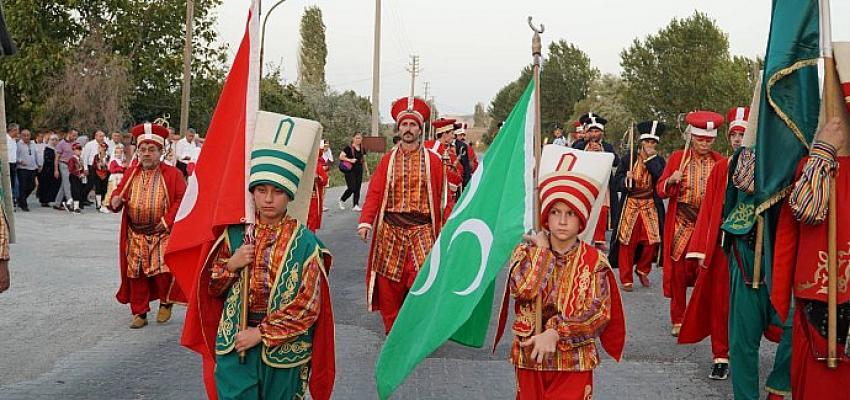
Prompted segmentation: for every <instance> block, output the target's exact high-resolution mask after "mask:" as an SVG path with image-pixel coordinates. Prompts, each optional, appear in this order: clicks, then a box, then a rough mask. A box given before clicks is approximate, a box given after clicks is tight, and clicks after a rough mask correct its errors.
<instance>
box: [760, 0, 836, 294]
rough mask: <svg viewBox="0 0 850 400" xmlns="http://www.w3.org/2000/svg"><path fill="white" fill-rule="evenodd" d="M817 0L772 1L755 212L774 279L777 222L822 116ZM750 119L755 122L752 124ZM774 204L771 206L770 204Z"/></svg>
mask: <svg viewBox="0 0 850 400" xmlns="http://www.w3.org/2000/svg"><path fill="white" fill-rule="evenodd" d="M819 57H820V11H819V3H818V1H817V0H774V1H773V13H772V15H771V22H770V37H769V39H768V44H767V53H766V56H765V60H764V75H763V77H762V89H761V93H760V101H759V112H758V119H757V120H755V123H757V124H758V126H757V128H756V129H757V132H758V138H757V139H756V144H755V152H756V165H755V193H754V199H753V202H754V205H755V215H764V228H763V229H764V235H763V245H762V249H763V254H762V258H761V260H762V263H761V265H764V266H765V268H764V274H765V279H766V282H770V281H771V279H772V270H773V268H772V265H773V250H774V240H775V237H776V221H777V219H778V216H779V212H778V211H779V210H778V208H776V207H773V206H774V205H776V204H778V203H779V202H781V201H782V200H783V199H784V198H785V197H786V196H787V194H788V191H789V190H790V188H791V184H792V183H793V182H792V179H793V178H794V171H795V169H796V168H797V164H798V163H799V161H800V159H801V158H803V157H804V156H805V155H807V154H808V152H809V146H810V145H811V143H812V140H813V138H814V135H815V131H816V130H817V126H818V116H819V115H820V89H819V84H818V69H819V68H818V58H819ZM751 123H752V122H751ZM772 207H773V208H772Z"/></svg>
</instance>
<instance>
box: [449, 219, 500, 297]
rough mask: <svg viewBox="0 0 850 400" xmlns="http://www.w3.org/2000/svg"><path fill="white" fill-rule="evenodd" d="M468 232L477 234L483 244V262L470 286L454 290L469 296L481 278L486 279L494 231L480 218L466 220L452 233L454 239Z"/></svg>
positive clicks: (457, 293) (476, 287)
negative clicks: (485, 274)
mask: <svg viewBox="0 0 850 400" xmlns="http://www.w3.org/2000/svg"><path fill="white" fill-rule="evenodd" d="M467 232H468V233H471V234H473V235H475V237H476V238H477V239H478V244H479V245H480V246H481V264H479V265H478V273H477V274H475V279H473V280H472V283H470V284H469V287H467V288H466V289H464V290H461V291H459V292H454V293H455V294H456V295H459V296H467V295H469V294H470V293H472V292H474V291H476V290H477V289H478V287H479V286H481V280H482V279H484V271H485V270H486V269H487V260H488V259H489V258H490V247H492V246H493V233H492V232H491V231H490V227H489V226H487V224H485V223H484V221H482V220H480V219H470V220H468V221H465V222H464V223H462V224H461V225H460V226H459V227H458V228H457V230H456V231H455V234H454V235H452V241H454V240H455V238H456V237H458V235H460V234H461V233H467ZM449 246H451V242H449Z"/></svg>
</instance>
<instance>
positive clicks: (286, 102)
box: [260, 66, 316, 119]
mask: <svg viewBox="0 0 850 400" xmlns="http://www.w3.org/2000/svg"><path fill="white" fill-rule="evenodd" d="M260 104H261V105H262V109H263V110H265V111H271V112H276V113H280V114H285V115H292V116H296V117H299V118H307V119H316V113H315V112H314V111H313V109H312V108H311V107H310V106H309V105H308V104H307V99H306V97H305V96H304V94H303V93H302V92H301V90H299V89H298V87H296V86H295V85H293V84H291V83H286V82H285V81H284V80H283V75H282V73H281V70H280V67H279V66H276V67H274V68H271V70H270V71H269V72H268V73H267V74H266V76H264V77H263V79H262V80H261V81H260Z"/></svg>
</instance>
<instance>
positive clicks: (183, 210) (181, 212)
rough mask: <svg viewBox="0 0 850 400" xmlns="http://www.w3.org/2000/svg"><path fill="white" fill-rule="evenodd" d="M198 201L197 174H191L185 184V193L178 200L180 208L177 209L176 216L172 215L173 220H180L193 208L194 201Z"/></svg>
mask: <svg viewBox="0 0 850 400" xmlns="http://www.w3.org/2000/svg"><path fill="white" fill-rule="evenodd" d="M197 201H198V176H197V175H195V174H192V176H190V177H189V182H188V184H187V185H186V193H184V194H183V200H182V201H181V202H180V208H178V209H177V216H176V217H174V222H177V221H180V220H181V219H183V218H186V216H188V215H189V213H191V212H192V209H193V208H195V202H197Z"/></svg>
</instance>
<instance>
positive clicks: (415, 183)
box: [357, 97, 457, 333]
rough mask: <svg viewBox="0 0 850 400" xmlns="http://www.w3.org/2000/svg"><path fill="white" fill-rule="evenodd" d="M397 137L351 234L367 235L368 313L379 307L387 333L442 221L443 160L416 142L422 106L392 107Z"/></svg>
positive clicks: (401, 102) (426, 113) (399, 103)
mask: <svg viewBox="0 0 850 400" xmlns="http://www.w3.org/2000/svg"><path fill="white" fill-rule="evenodd" d="M392 117H393V119H394V120H395V121H396V129H397V130H398V133H399V135H400V136H401V142H400V143H399V144H398V146H396V147H394V148H393V149H392V150H390V152H389V153H387V154H385V155H384V156H383V158H381V161H380V162H379V163H378V166H377V167H376V168H375V173H374V174H373V175H372V179H371V181H370V182H369V190H368V192H367V195H366V202H365V204H364V205H363V211H361V213H360V224H359V225H358V226H357V234H358V235H359V236H360V238H361V239H362V240H363V241H364V242H365V241H367V240H368V238H369V235H370V233H371V234H372V245H371V247H370V250H369V259H368V260H367V267H366V296H367V297H366V300H367V305H368V308H369V311H380V312H381V317H382V319H383V322H384V328H385V332H386V333H389V331H390V329H391V328H392V325H393V322H395V319H396V317H397V316H398V311H399V309H401V305H402V303H404V298H405V297H406V296H407V292H408V291H410V288H411V286H413V281H414V280H415V279H416V274H417V273H418V272H419V269H420V268H421V267H422V265H423V264H424V262H425V257H426V256H427V254H428V252H430V251H431V247H432V246H433V245H434V241H435V240H436V238H437V234H438V233H439V232H440V228H441V226H442V223H443V209H442V207H441V203H442V201H443V187H444V183H443V179H444V176H443V167H444V164H443V159H442V158H441V157H440V156H438V155H437V154H435V153H433V152H431V151H429V150H426V149H425V148H424V147H422V146H421V145H420V142H419V137H420V135H421V133H422V127H423V125H424V124H425V121H427V120H428V118H429V117H430V109H429V107H428V104H427V103H425V101H423V100H422V99H420V98H415V97H404V98H401V99H398V100H396V101H395V102H394V103H393V105H392ZM456 183H457V181H456Z"/></svg>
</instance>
